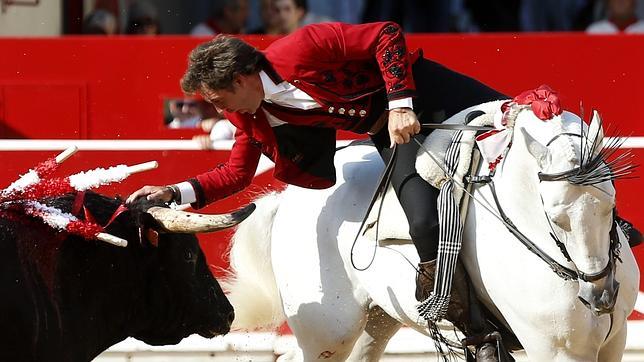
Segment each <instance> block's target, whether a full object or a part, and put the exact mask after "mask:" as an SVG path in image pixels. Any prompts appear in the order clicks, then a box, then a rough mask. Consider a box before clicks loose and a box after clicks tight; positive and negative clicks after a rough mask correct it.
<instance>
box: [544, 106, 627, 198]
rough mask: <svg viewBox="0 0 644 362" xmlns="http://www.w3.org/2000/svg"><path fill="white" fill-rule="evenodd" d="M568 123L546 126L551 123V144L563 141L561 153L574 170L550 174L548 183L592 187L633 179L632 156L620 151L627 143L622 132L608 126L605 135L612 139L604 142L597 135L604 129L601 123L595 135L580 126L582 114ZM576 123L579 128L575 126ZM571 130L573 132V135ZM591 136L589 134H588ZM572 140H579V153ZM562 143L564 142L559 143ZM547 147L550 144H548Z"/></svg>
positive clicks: (557, 120)
mask: <svg viewBox="0 0 644 362" xmlns="http://www.w3.org/2000/svg"><path fill="white" fill-rule="evenodd" d="M574 118H575V120H571V119H569V118H567V117H563V115H562V116H561V117H556V118H555V119H553V120H550V121H549V122H553V125H554V127H553V128H552V131H553V133H552V136H553V138H552V140H551V141H550V142H552V141H554V139H557V138H559V136H565V137H561V138H563V139H565V140H566V143H565V145H564V146H562V147H566V149H564V150H561V151H562V152H563V153H564V154H565V155H566V157H567V158H568V159H569V160H571V161H576V162H575V163H577V164H578V166H577V167H575V168H573V169H571V170H568V171H564V172H560V173H557V174H551V175H550V180H552V181H568V182H570V183H571V184H575V185H583V186H588V185H594V184H598V183H601V182H604V181H612V180H616V179H626V178H634V176H632V173H633V171H634V169H635V168H636V167H637V165H636V164H634V162H633V157H634V156H633V153H632V151H631V150H630V149H629V150H620V147H621V146H622V145H623V144H624V142H625V141H626V140H627V139H628V137H623V136H622V135H623V133H622V132H621V130H619V129H617V127H615V126H612V125H611V126H609V127H608V128H607V129H606V133H608V134H612V135H613V136H612V137H610V138H608V140H607V142H604V139H603V137H599V132H601V130H602V129H603V123H602V121H601V119H599V120H598V122H599V127H598V128H597V129H598V131H596V132H594V133H593V132H591V130H589V129H584V125H583V112H582V117H579V118H578V120H577V117H574ZM575 122H579V127H574V126H576V125H575V124H574V123H575ZM571 128H576V129H577V130H576V131H572V130H571ZM591 133H592V134H591ZM573 137H578V138H579V145H580V146H579V151H577V149H576V147H575V140H574V139H573ZM562 143H563V142H562ZM548 145H549V144H548Z"/></svg>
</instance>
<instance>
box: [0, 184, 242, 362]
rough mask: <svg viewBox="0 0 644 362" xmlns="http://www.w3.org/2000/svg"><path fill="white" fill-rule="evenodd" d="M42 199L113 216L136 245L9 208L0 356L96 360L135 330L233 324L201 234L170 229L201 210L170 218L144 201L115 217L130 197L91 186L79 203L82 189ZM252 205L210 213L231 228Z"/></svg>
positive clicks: (115, 231)
mask: <svg viewBox="0 0 644 362" xmlns="http://www.w3.org/2000/svg"><path fill="white" fill-rule="evenodd" d="M44 203H46V204H47V205H50V206H54V207H56V208H58V209H60V210H62V211H64V212H70V213H71V212H73V211H75V212H77V213H78V214H79V217H81V218H88V217H91V218H94V219H95V221H96V223H98V224H99V225H106V224H108V223H109V225H108V226H107V227H106V228H105V231H106V232H107V233H110V234H112V235H114V236H117V237H120V238H122V239H125V240H127V241H128V246H127V247H125V248H120V247H116V246H113V245H110V244H107V243H104V242H101V241H97V240H86V239H83V238H82V237H80V236H75V235H70V234H66V233H64V232H59V231H56V230H54V229H52V228H51V227H49V226H46V225H44V224H43V223H42V222H41V221H40V220H38V219H35V218H32V217H28V216H26V215H21V214H19V213H18V212H12V211H11V210H3V211H2V214H1V215H0V258H1V259H2V260H1V261H0V290H2V291H3V292H2V301H0V325H2V326H3V328H2V330H1V331H0V360H2V361H89V360H91V359H93V358H94V357H95V356H97V355H98V354H99V353H101V352H102V351H104V350H105V349H107V348H108V347H109V346H111V345H113V344H115V343H117V342H119V341H121V340H123V339H125V338H126V337H128V336H132V337H135V338H137V339H140V340H142V341H144V342H146V343H149V344H155V345H159V344H175V343H178V342H179V341H181V339H183V338H184V337H187V336H189V335H191V334H194V333H198V334H200V335H202V336H204V337H212V336H215V335H220V334H225V333H227V332H228V331H229V330H230V324H231V322H232V319H233V317H234V313H233V308H232V306H231V305H230V303H229V302H228V300H227V298H226V296H225V295H224V293H223V291H222V289H221V287H220V286H219V283H218V282H217V280H216V279H215V278H214V277H213V276H212V274H211V272H210V270H209V268H208V265H207V264H206V260H205V256H204V254H203V252H202V250H201V249H200V247H199V243H198V240H197V238H196V236H195V235H194V233H190V232H189V229H190V228H189V227H187V226H186V225H183V226H182V228H180V229H179V230H181V231H182V232H181V233H176V232H172V230H168V229H169V228H170V229H173V225H174V226H176V225H177V224H182V222H183V221H186V220H190V219H191V218H193V219H194V218H195V216H194V215H188V216H186V215H185V214H179V215H172V216H171V217H170V218H172V220H170V221H168V220H164V219H163V217H159V216H158V215H159V212H161V214H163V212H162V210H163V209H167V207H166V206H164V205H159V204H151V203H150V202H148V201H145V200H142V201H139V202H138V203H136V204H134V205H132V206H130V207H128V209H127V210H124V211H123V212H120V213H118V215H116V216H115V212H116V211H117V209H118V208H119V206H120V205H121V204H122V200H121V199H118V198H109V197H106V196H103V195H100V194H96V193H92V192H87V193H86V194H85V196H84V199H83V200H82V207H81V208H79V207H78V206H79V205H78V199H77V197H76V195H75V194H70V195H65V196H60V197H55V198H51V199H48V200H46V201H44ZM79 210H80V211H79ZM248 212H252V210H250V211H247V212H242V213H241V214H239V213H238V214H230V215H212V216H211V217H215V221H221V220H225V221H226V223H224V224H222V225H220V227H219V228H224V227H229V226H232V225H234V224H235V223H237V222H239V221H241V220H243V218H244V217H245V215H247V214H248ZM170 213H172V211H171V212H170ZM164 217H166V218H167V217H168V216H167V215H165V216H164ZM177 220H178V221H177ZM206 221H207V222H211V223H212V222H213V220H212V219H206ZM174 229H175V230H177V228H174ZM198 230H199V231H204V230H203V229H199V228H198ZM206 231H208V230H206Z"/></svg>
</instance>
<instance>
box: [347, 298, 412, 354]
mask: <svg viewBox="0 0 644 362" xmlns="http://www.w3.org/2000/svg"><path fill="white" fill-rule="evenodd" d="M400 327H402V324H401V323H400V322H398V321H397V320H395V319H393V318H392V317H390V316H389V315H388V314H387V313H385V311H383V310H382V308H380V307H378V306H375V307H373V308H371V309H370V310H369V316H368V319H367V325H366V326H365V328H364V330H363V331H362V334H361V335H360V338H358V341H357V342H356V344H355V346H354V347H353V352H351V355H350V356H349V361H379V360H380V357H381V356H382V354H383V353H384V352H385V347H387V343H389V340H390V339H391V337H393V335H394V334H396V332H398V330H399V329H400Z"/></svg>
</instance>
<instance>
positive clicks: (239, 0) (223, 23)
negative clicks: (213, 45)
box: [190, 0, 248, 36]
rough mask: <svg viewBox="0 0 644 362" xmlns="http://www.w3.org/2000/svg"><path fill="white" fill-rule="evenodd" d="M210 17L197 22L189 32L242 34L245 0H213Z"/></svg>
mask: <svg viewBox="0 0 644 362" xmlns="http://www.w3.org/2000/svg"><path fill="white" fill-rule="evenodd" d="M213 7H214V8H213V10H212V12H211V14H210V17H208V19H206V21H204V22H203V23H199V24H197V25H196V26H195V27H194V28H192V30H191V31H190V34H192V35H197V36H204V35H215V34H242V33H244V26H245V25H246V19H247V18H248V1H247V0H217V1H213Z"/></svg>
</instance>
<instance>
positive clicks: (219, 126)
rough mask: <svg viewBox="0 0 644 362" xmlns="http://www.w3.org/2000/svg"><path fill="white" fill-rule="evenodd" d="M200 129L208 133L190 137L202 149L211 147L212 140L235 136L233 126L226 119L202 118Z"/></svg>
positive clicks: (222, 139) (228, 138) (223, 139)
mask: <svg viewBox="0 0 644 362" xmlns="http://www.w3.org/2000/svg"><path fill="white" fill-rule="evenodd" d="M201 129H202V130H204V131H205V132H207V133H208V134H200V135H196V136H194V137H192V140H193V141H196V142H198V143H199V146H200V147H201V149H203V150H211V149H213V142H215V141H225V140H232V139H234V138H235V130H236V128H235V126H233V124H232V123H230V121H229V120H227V119H214V118H209V119H204V120H203V121H202V122H201Z"/></svg>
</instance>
